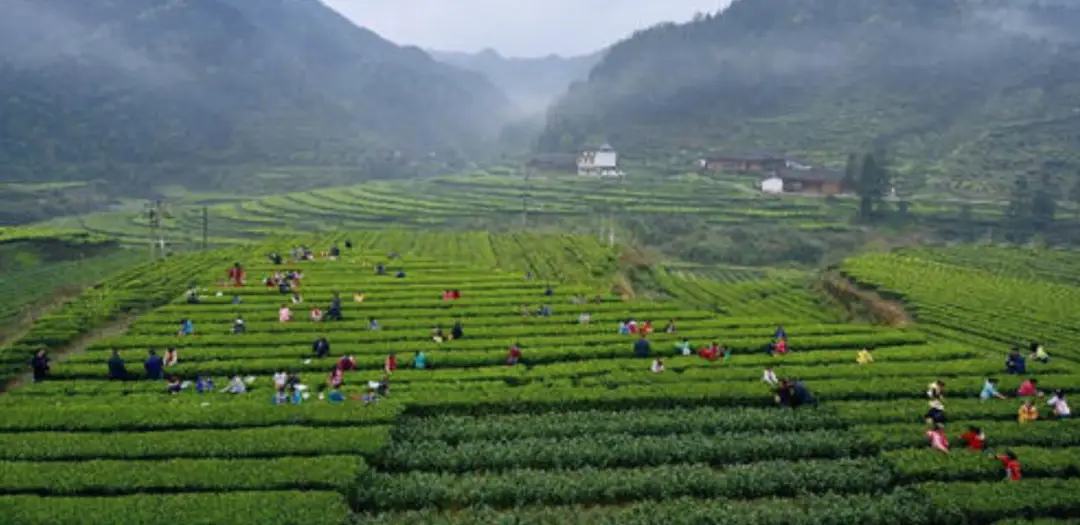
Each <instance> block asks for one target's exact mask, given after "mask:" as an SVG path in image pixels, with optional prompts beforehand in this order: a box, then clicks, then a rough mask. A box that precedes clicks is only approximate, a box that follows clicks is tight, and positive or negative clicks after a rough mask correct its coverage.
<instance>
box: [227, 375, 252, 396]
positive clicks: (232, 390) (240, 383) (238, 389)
mask: <svg viewBox="0 0 1080 525" xmlns="http://www.w3.org/2000/svg"><path fill="white" fill-rule="evenodd" d="M244 392H247V385H245V384H244V380H242V379H240V376H233V378H232V381H229V386H227V387H225V393H226V394H243V393H244Z"/></svg>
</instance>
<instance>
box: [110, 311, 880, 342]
mask: <svg viewBox="0 0 1080 525" xmlns="http://www.w3.org/2000/svg"><path fill="white" fill-rule="evenodd" d="M613 306H622V308H619V309H616V308H608V309H606V310H605V311H601V312H597V311H596V310H589V314H590V316H591V323H592V324H591V325H590V327H581V328H582V329H585V328H593V329H594V330H596V329H597V328H599V329H602V330H605V331H608V332H612V331H614V330H615V328H616V327H617V326H618V323H619V321H622V320H624V319H626V318H627V317H629V316H631V315H634V312H633V311H631V310H630V309H629V308H627V307H626V306H625V305H613ZM279 307H280V304H275V305H272V306H269V307H264V308H260V309H259V310H257V311H255V312H253V313H243V312H222V313H218V314H213V315H207V314H202V313H200V314H195V315H189V314H179V315H177V314H173V315H169V316H167V317H161V318H160V319H156V320H153V322H150V320H147V319H144V318H142V317H140V318H139V322H138V323H136V324H135V326H133V327H132V331H131V332H130V334H131V335H145V334H161V333H169V332H171V331H174V330H175V329H176V326H177V323H178V321H179V319H191V321H192V322H193V323H195V326H196V327H197V328H200V329H201V330H202V331H203V332H206V333H214V332H215V331H228V330H229V329H230V328H232V322H233V321H234V320H235V319H236V315H237V314H240V315H243V316H244V322H245V323H246V324H247V328H248V330H250V331H251V333H260V334H261V333H268V332H288V331H315V330H326V331H331V332H346V331H353V332H362V333H367V331H368V318H369V317H374V318H375V319H378V320H379V321H380V323H381V324H382V329H383V331H390V332H393V331H400V330H418V329H419V330H431V328H432V327H434V326H435V325H436V324H440V323H441V324H447V323H452V321H453V320H455V319H461V320H462V322H463V323H465V324H466V325H467V326H474V327H484V328H491V327H495V326H501V327H508V328H521V327H535V328H537V329H541V328H543V329H547V328H550V327H554V326H558V327H561V328H563V329H564V330H566V329H567V328H568V325H577V324H578V316H579V313H568V312H564V311H560V312H558V313H553V314H552V315H551V316H550V317H522V316H521V315H520V313H519V312H518V311H517V310H514V311H503V312H499V313H493V314H488V315H480V314H478V313H477V312H475V311H472V310H464V311H460V312H459V311H456V310H454V311H451V310H446V309H434V308H433V309H429V310H427V311H426V312H425V313H423V314H417V315H408V316H405V315H400V314H398V313H397V312H393V311H384V310H374V309H372V310H367V311H364V312H362V313H363V315H354V316H351V317H349V318H346V319H344V320H342V321H335V322H333V323H323V324H319V323H312V322H309V321H308V315H309V313H310V311H311V305H304V304H301V305H299V306H292V305H290V308H292V310H293V315H294V318H295V320H294V321H292V322H291V324H282V323H280V322H279V321H278V308H279ZM319 308H326V305H319ZM462 313H466V314H467V315H462ZM647 313H651V314H654V315H655V314H656V313H660V315H664V316H665V317H659V316H657V317H656V321H654V323H656V324H659V325H660V326H658V327H656V328H657V330H662V329H663V327H664V325H665V324H666V323H667V320H668V319H670V318H675V319H678V320H679V321H676V325H677V326H678V327H679V328H680V329H688V328H693V327H695V326H696V327H698V328H710V327H713V326H715V325H716V323H715V322H714V321H713V319H710V318H709V317H706V316H704V315H702V314H705V313H706V312H696V313H691V314H690V315H686V314H687V312H686V311H685V310H667V311H661V312H656V311H655V310H650V311H648V312H647ZM387 314H390V315H387ZM637 315H638V316H640V315H641V312H640V311H638V312H637ZM667 316H670V317H667ZM680 321H681V322H680ZM839 327H841V325H837V327H836V328H839ZM447 328H448V327H447ZM731 330H754V329H753V328H746V327H738V328H733V329H731ZM770 330H771V329H770V328H769V327H759V328H757V329H756V333H757V334H761V333H769V331H770ZM836 331H837V332H840V331H841V330H836ZM843 331H844V332H847V333H855V332H869V331H873V330H872V327H870V326H865V327H864V326H852V327H847V328H846V329H845V330H843Z"/></svg>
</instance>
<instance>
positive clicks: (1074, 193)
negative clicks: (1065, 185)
mask: <svg viewBox="0 0 1080 525" xmlns="http://www.w3.org/2000/svg"><path fill="white" fill-rule="evenodd" d="M1066 198H1067V199H1068V200H1069V202H1071V203H1073V205H1074V206H1076V209H1075V210H1074V213H1075V214H1076V216H1077V217H1080V173H1078V174H1077V177H1076V182H1074V183H1073V185H1072V187H1070V188H1069V194H1068V195H1066Z"/></svg>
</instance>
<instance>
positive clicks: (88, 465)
mask: <svg viewBox="0 0 1080 525" xmlns="http://www.w3.org/2000/svg"><path fill="white" fill-rule="evenodd" d="M366 469H367V466H366V463H364V460H363V459H362V458H360V457H357V456H320V457H317V458H277V459H169V460H163V461H126V460H121V461H117V460H92V461H78V462H66V461H46V462H34V461H5V462H0V472H2V473H3V476H2V477H0V494H18V493H33V494H37V495H41V496H52V495H57V496H70V495H76V494H78V495H83V496H87V495H94V496H116V495H122V494H134V493H139V492H163V491H167V492H235V491H245V490H338V491H342V492H344V491H345V490H346V489H347V488H348V487H349V486H350V485H352V484H353V483H355V481H356V479H357V477H358V476H359V475H360V474H362V473H363V472H364V471H365V470H366Z"/></svg>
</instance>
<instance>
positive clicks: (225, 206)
mask: <svg viewBox="0 0 1080 525" xmlns="http://www.w3.org/2000/svg"><path fill="white" fill-rule="evenodd" d="M747 184H748V181H746V180H737V179H721V180H713V179H706V178H701V177H685V178H676V179H654V180H634V179H632V178H631V179H627V180H625V181H606V180H597V179H587V178H581V177H575V176H537V177H533V178H532V179H530V180H529V181H527V182H526V181H524V180H523V179H521V178H514V177H509V176H499V175H491V174H485V173H479V174H462V175H452V176H444V177H437V178H430V179H410V180H394V181H374V182H366V183H363V184H359V185H355V186H346V187H337V188H328V189H320V190H314V191H307V192H298V193H289V194H283V195H277V196H273V197H266V198H261V199H257V200H244V201H238V202H231V203H222V204H215V205H212V206H210V207H209V208H208V217H209V221H208V232H207V233H208V239H207V240H208V242H209V243H210V244H212V245H224V244H235V243H239V242H244V241H247V240H252V239H259V238H262V237H264V236H267V235H284V234H288V233H295V232H311V231H333V230H342V229H346V230H358V229H378V228H384V227H386V226H387V225H390V224H393V225H394V226H396V227H413V228H458V229H460V228H466V229H467V228H470V227H471V228H477V227H483V228H485V229H491V228H492V227H494V226H504V227H505V226H507V225H514V224H519V223H520V212H521V210H522V199H523V196H527V207H528V210H529V214H530V216H532V217H533V220H534V221H540V222H544V221H550V220H555V221H561V222H559V226H560V227H561V228H562V229H563V230H568V229H574V228H578V229H588V228H589V227H590V225H591V224H592V223H593V221H594V220H595V218H596V217H597V213H598V211H597V210H598V209H606V210H608V212H605V213H610V212H614V213H618V214H620V215H622V216H634V215H638V216H640V215H648V214H664V215H670V214H686V215H688V216H692V217H695V218H696V219H699V220H701V221H703V222H705V223H707V224H712V225H716V226H724V225H740V224H754V225H763V224H778V225H784V226H787V227H790V228H793V229H801V230H808V231H816V230H832V231H838V232H844V231H851V230H853V229H855V227H854V226H852V225H851V218H852V216H853V215H854V213H855V209H856V206H855V202H854V201H852V200H850V199H839V200H837V199H824V198H815V197H800V196H792V195H786V196H782V197H775V196H773V197H764V196H761V195H759V194H756V193H755V192H754V191H753V190H750V191H747V188H745V187H744V185H747ZM957 210H958V208H957V205H956V204H955V203H934V202H930V201H926V202H923V201H918V202H915V203H913V204H912V205H911V213H912V214H914V215H916V216H920V217H924V218H926V219H927V220H932V221H933V222H935V223H936V224H948V223H951V222H956V221H959V220H961V219H960V218H959V217H958V211H957ZM972 210H973V213H972V217H973V218H972V219H971V220H976V221H988V220H997V219H999V218H1000V217H1001V215H1002V208H1001V206H997V205H992V204H975V205H973V208H972ZM172 214H173V217H172V218H171V219H169V220H167V221H165V224H164V226H163V228H162V233H163V235H164V236H165V237H166V238H167V240H168V241H169V242H170V243H172V244H173V245H174V246H177V247H180V248H185V247H186V248H190V247H198V246H201V243H202V234H203V231H202V209H201V207H196V206H184V205H183V204H182V203H179V204H177V205H176V206H175V207H174V208H173V209H172ZM34 232H39V233H42V234H53V233H58V232H69V233H70V232H90V233H93V234H97V235H103V236H109V237H113V238H117V239H120V240H121V241H123V242H125V243H129V244H142V243H146V242H147V239H148V234H149V228H148V225H147V222H146V219H145V217H142V216H140V214H139V213H138V212H137V211H134V212H111V213H98V214H92V215H87V216H82V217H77V218H74V219H59V220H56V221H50V222H49V223H44V224H41V225H36V226H27V227H23V228H21V229H20V230H19V231H11V232H10V233H9V234H10V235H16V234H18V235H32V234H34ZM5 233H8V232H5Z"/></svg>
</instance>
